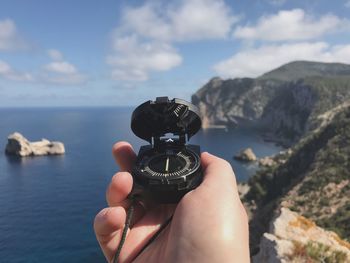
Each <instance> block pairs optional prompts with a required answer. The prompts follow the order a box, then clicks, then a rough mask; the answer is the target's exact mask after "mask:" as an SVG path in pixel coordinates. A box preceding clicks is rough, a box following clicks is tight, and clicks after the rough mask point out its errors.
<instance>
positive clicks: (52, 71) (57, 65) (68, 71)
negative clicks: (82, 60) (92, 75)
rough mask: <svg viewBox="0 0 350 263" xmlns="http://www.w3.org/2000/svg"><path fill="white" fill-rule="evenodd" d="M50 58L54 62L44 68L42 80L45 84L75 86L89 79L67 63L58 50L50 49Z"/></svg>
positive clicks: (48, 52)
mask: <svg viewBox="0 0 350 263" xmlns="http://www.w3.org/2000/svg"><path fill="white" fill-rule="evenodd" d="M47 54H48V56H49V57H50V58H51V59H52V60H53V61H52V62H50V63H48V64H47V65H45V66H44V70H45V72H42V74H41V79H42V81H44V82H49V83H55V84H63V85H74V84H81V83H84V82H86V80H87V77H86V76H85V75H84V74H81V73H80V72H79V70H78V69H77V68H76V66H74V65H73V64H71V63H69V62H68V61H65V60H64V58H63V55H62V53H61V52H60V51H59V50H57V49H49V50H48V51H47Z"/></svg>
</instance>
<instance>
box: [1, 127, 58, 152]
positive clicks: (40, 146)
mask: <svg viewBox="0 0 350 263" xmlns="http://www.w3.org/2000/svg"><path fill="white" fill-rule="evenodd" d="M7 140H8V141H7V145H6V149H5V153H6V154H9V155H17V156H21V157H23V156H40V155H56V154H64V153H65V148H64V144H63V143H62V142H50V141H49V140H47V139H42V140H41V141H36V142H30V141H28V140H27V139H26V138H25V137H24V136H23V135H22V134H20V133H18V132H15V133H12V134H10V135H9V136H8V138H7Z"/></svg>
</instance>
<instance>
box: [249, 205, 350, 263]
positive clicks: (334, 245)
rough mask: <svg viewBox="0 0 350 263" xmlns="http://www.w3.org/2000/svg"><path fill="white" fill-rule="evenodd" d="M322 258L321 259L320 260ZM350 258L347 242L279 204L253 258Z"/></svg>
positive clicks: (284, 262) (339, 262) (340, 261)
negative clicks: (278, 212)
mask: <svg viewBox="0 0 350 263" xmlns="http://www.w3.org/2000/svg"><path fill="white" fill-rule="evenodd" d="M321 259H322V261H321ZM349 261H350V243H348V242H347V241H344V240H342V239H340V238H339V237H338V235H337V234H335V233H334V232H331V231H326V230H324V229H322V228H320V227H318V226H317V225H316V224H315V223H314V222H313V221H311V220H308V219H307V218H305V217H303V216H300V215H298V214H297V213H295V212H292V211H290V210H289V209H287V208H281V210H280V214H279V215H278V216H277V217H276V218H275V219H274V220H273V221H272V222H271V225H270V229H269V232H268V233H265V234H264V235H263V238H262V240H261V243H260V251H259V253H258V254H257V255H256V256H254V257H253V262H257V263H264V262H269V263H270V262H276V263H277V262H278V263H287V262H334V263H335V262H337V263H345V262H349Z"/></svg>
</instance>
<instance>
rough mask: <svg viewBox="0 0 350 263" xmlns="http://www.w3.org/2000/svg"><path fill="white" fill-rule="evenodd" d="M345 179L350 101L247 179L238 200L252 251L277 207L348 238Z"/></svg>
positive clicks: (349, 169)
mask: <svg viewBox="0 0 350 263" xmlns="http://www.w3.org/2000/svg"><path fill="white" fill-rule="evenodd" d="M337 111H338V110H337ZM349 182H350V107H345V108H343V109H342V110H339V111H338V113H335V114H334V116H333V118H332V119H330V120H329V123H328V124H326V125H324V127H321V128H319V129H318V131H316V132H314V133H313V134H310V135H309V136H307V137H305V138H304V139H303V140H301V141H300V142H299V143H297V144H296V145H295V146H294V147H293V151H291V154H290V155H289V156H287V159H286V162H284V163H279V164H277V165H275V166H272V167H265V168H264V169H262V170H261V171H260V172H258V173H257V174H256V175H255V176H254V177H252V178H251V179H250V180H249V183H248V184H249V186H250V190H249V192H248V193H247V194H246V195H245V197H244V200H245V203H246V205H247V207H248V208H250V210H251V214H252V219H251V223H250V227H251V233H252V236H251V242H252V246H251V247H252V253H253V254H255V253H257V252H258V251H259V245H258V244H259V240H260V238H261V237H262V236H263V233H264V232H268V231H269V230H268V227H267V226H268V225H269V222H270V221H271V220H272V216H273V214H274V213H275V212H276V211H278V210H279V209H280V207H287V208H289V209H291V210H293V211H296V212H298V213H299V214H300V215H302V216H305V217H307V218H309V219H311V220H313V221H314V222H316V223H317V225H319V226H321V227H323V228H325V229H328V230H332V231H334V232H336V233H337V234H338V235H339V236H340V237H341V238H343V239H348V240H349V239H350V224H349V222H350V198H349V196H350V184H349ZM335 262H336V261H335ZM344 262H346V261H344Z"/></svg>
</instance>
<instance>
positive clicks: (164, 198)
mask: <svg viewBox="0 0 350 263" xmlns="http://www.w3.org/2000/svg"><path fill="white" fill-rule="evenodd" d="M200 128H201V118H200V115H199V111H198V109H197V108H196V107H195V106H194V105H192V104H191V103H189V102H187V101H185V100H181V99H172V100H169V99H168V97H158V98H156V100H155V101H151V100H150V101H147V102H145V103H143V104H141V105H140V106H138V107H137V108H136V109H135V110H134V112H133V114H132V118H131V129H132V131H133V132H134V133H135V135H137V136H138V137H140V138H142V139H144V140H146V141H148V142H149V143H150V144H149V145H144V146H141V148H140V151H139V153H138V156H137V159H136V162H135V164H134V166H133V169H132V176H133V179H134V184H133V190H132V192H131V194H130V196H133V197H135V198H137V199H139V200H151V201H154V202H156V203H162V204H165V203H177V202H179V201H180V200H181V198H182V197H183V196H184V195H185V194H186V193H188V192H189V191H191V190H193V189H194V188H196V187H197V186H198V185H199V184H200V183H201V182H202V178H203V174H202V169H201V165H200V147H199V146H198V145H189V144H186V142H187V141H188V140H189V138H191V137H192V136H193V135H194V134H195V133H197V132H198V131H199V129H200ZM169 133H170V134H172V135H174V136H178V138H167V136H168V134H169ZM157 156H158V157H159V156H165V160H167V161H166V164H165V167H169V163H173V161H171V162H170V161H169V157H168V156H172V158H179V159H178V160H180V159H181V158H182V160H184V161H185V164H189V165H185V166H184V167H183V168H178V167H177V168H176V169H179V170H175V171H172V172H169V170H168V168H164V172H162V171H155V170H152V167H151V165H150V163H151V160H156V158H157ZM186 160H187V161H186ZM159 163H161V162H159ZM161 167H162V165H161Z"/></svg>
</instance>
